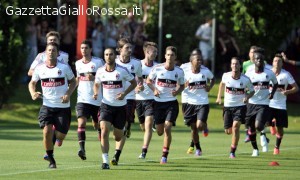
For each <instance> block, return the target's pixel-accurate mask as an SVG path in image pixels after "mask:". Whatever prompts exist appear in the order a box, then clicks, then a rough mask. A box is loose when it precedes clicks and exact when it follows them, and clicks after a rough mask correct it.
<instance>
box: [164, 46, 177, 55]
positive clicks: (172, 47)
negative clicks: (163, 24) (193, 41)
mask: <svg viewBox="0 0 300 180" xmlns="http://www.w3.org/2000/svg"><path fill="white" fill-rule="evenodd" d="M167 50H170V51H172V52H174V53H175V55H176V56H177V48H176V47H175V46H168V47H167V48H166V52H167Z"/></svg>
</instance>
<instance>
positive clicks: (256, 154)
mask: <svg viewBox="0 0 300 180" xmlns="http://www.w3.org/2000/svg"><path fill="white" fill-rule="evenodd" d="M258 156H259V152H258V149H253V152H252V157H258Z"/></svg>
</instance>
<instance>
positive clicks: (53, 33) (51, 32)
mask: <svg viewBox="0 0 300 180" xmlns="http://www.w3.org/2000/svg"><path fill="white" fill-rule="evenodd" d="M50 36H56V37H57V39H58V40H60V35H59V32H57V31H50V32H48V33H47V34H46V39H48V38H49V37H50Z"/></svg>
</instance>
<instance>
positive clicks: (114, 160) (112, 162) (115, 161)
mask: <svg viewBox="0 0 300 180" xmlns="http://www.w3.org/2000/svg"><path fill="white" fill-rule="evenodd" d="M110 164H111V165H113V166H117V165H118V161H117V160H116V159H115V158H113V159H112V160H111V161H110Z"/></svg>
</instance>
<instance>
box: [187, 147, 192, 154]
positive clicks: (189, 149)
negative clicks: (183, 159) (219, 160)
mask: <svg viewBox="0 0 300 180" xmlns="http://www.w3.org/2000/svg"><path fill="white" fill-rule="evenodd" d="M186 153H187V154H194V148H193V147H189V148H188V150H187V152H186Z"/></svg>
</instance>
